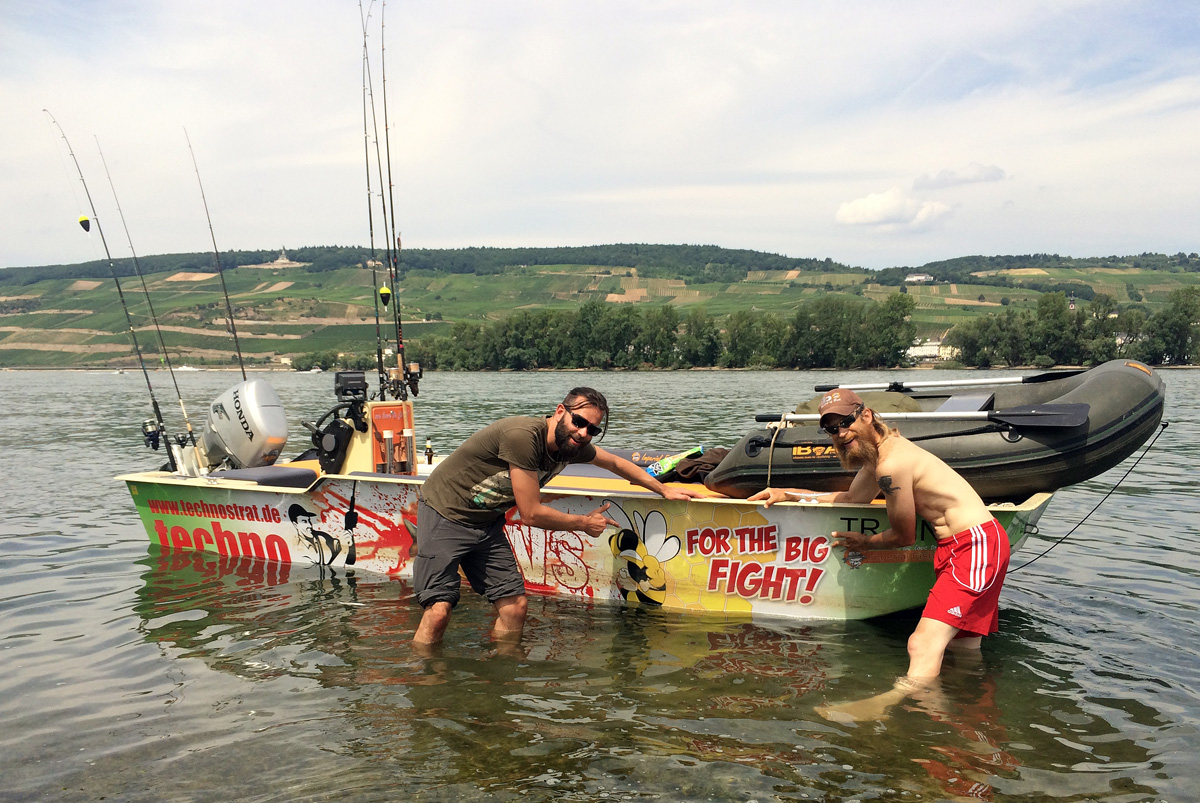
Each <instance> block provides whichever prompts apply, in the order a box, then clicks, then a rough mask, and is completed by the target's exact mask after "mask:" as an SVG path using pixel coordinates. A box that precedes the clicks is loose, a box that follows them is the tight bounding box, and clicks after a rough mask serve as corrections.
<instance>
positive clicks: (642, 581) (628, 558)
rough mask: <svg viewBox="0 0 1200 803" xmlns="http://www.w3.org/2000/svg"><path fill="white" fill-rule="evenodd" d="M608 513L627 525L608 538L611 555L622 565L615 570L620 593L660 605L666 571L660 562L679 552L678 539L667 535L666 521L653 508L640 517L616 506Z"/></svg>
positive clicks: (664, 587)
mask: <svg viewBox="0 0 1200 803" xmlns="http://www.w3.org/2000/svg"><path fill="white" fill-rule="evenodd" d="M608 512H609V515H611V516H612V517H613V519H615V520H616V521H618V522H622V523H624V524H625V525H627V526H624V527H621V528H620V529H619V530H617V531H616V532H614V533H613V534H612V535H611V536H609V539H608V545H609V548H611V549H612V553H613V556H614V557H617V558H622V559H624V561H625V565H624V566H623V567H622V568H621V569H620V570H619V571H618V572H617V585H618V587H619V588H620V589H621V596H623V597H624V598H625V599H626V600H628V601H630V602H632V601H634V600H637V601H638V602H642V603H644V604H646V605H662V604H663V601H664V600H665V599H666V597H667V573H666V570H665V569H663V564H664V563H666V562H667V561H669V560H671V559H672V558H674V557H675V556H676V555H678V554H679V548H680V544H679V539H678V538H676V537H675V536H673V535H672V536H668V535H667V520H666V518H665V517H664V516H663V514H662V513H660V512H658V511H657V510H654V511H651V512H650V514H649V515H648V516H646V517H645V518H644V519H643V518H642V514H640V513H638V512H636V511H635V512H634V514H633V520H632V521H630V519H629V515H628V514H627V513H626V512H625V511H624V510H622V509H621V507H620V506H619V505H617V506H614V507H613V508H611V509H610V510H609V511H608Z"/></svg>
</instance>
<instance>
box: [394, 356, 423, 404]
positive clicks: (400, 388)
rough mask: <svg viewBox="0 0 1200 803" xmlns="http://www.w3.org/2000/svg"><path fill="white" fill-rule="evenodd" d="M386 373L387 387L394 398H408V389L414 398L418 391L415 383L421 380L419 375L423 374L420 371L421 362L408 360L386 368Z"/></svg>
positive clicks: (401, 399)
mask: <svg viewBox="0 0 1200 803" xmlns="http://www.w3.org/2000/svg"><path fill="white" fill-rule="evenodd" d="M387 375H388V388H389V389H390V390H391V392H392V396H393V397H394V398H397V399H399V400H400V401H404V400H405V399H407V398H408V394H409V392H410V391H411V392H412V395H413V397H414V398H415V397H416V396H417V394H418V393H419V392H420V388H419V386H418V384H417V383H418V382H420V381H421V377H422V376H423V375H424V374H423V372H422V371H421V364H420V363H419V362H410V363H409V364H408V365H405V366H400V367H396V368H389V369H387ZM406 386H407V387H406Z"/></svg>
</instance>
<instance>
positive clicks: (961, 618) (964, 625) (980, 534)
mask: <svg viewBox="0 0 1200 803" xmlns="http://www.w3.org/2000/svg"><path fill="white" fill-rule="evenodd" d="M1008 555H1009V547H1008V534H1007V533H1005V532H1004V528H1003V527H1001V526H1000V522H998V521H996V520H995V519H992V520H991V521H988V522H986V523H984V524H977V525H975V526H974V527H972V528H970V529H969V530H964V531H963V532H961V533H959V534H958V535H954V536H951V537H950V538H947V539H945V540H942V541H939V542H938V545H937V552H935V553H934V556H933V570H934V573H935V575H936V578H937V579H936V580H934V583H933V590H932V591H930V592H929V601H928V602H926V603H925V610H924V612H923V613H922V614H921V615H922V616H924V617H926V618H929V619H937V620H938V621H939V622H945V623H946V624H948V625H951V626H953V627H957V628H958V629H959V631H960V633H959V636H960V637H962V636H988V635H991V634H992V633H995V632H996V631H997V630H999V629H1000V588H1001V586H1003V585H1004V577H1005V575H1006V574H1007V573H1008Z"/></svg>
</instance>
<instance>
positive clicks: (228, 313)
mask: <svg viewBox="0 0 1200 803" xmlns="http://www.w3.org/2000/svg"><path fill="white" fill-rule="evenodd" d="M183 138H184V139H186V140H187V146H188V153H190V154H191V155H192V167H194V168H195V170H196V183H197V184H199V185H200V200H201V201H203V202H204V217H206V218H207V219H208V234H209V236H210V237H212V246H213V264H214V265H216V267H217V276H219V277H220V278H221V293H222V294H223V295H224V296H225V318H226V320H227V321H229V333H230V334H231V335H233V347H234V349H235V350H236V351H237V358H238V367H239V368H241V369H242V381H243V382H244V381H245V380H246V364H245V363H244V362H242V345H241V343H239V342H238V335H237V326H235V325H234V323H233V306H232V305H231V304H230V303H229V289H228V288H226V287H225V274H224V272H222V270H221V254H220V252H219V251H217V235H216V234H214V233H213V225H212V216H211V215H209V214H208V199H207V198H205V197H204V182H203V181H201V180H200V165H198V164H196V152H195V151H194V150H192V138H191V137H189V136H188V132H187V129H186V128H185V129H183Z"/></svg>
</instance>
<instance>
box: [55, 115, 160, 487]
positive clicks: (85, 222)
mask: <svg viewBox="0 0 1200 803" xmlns="http://www.w3.org/2000/svg"><path fill="white" fill-rule="evenodd" d="M42 111H44V112H45V113H46V114H47V116H49V118H50V122H52V123H54V127H55V128H57V129H58V133H59V135H60V136H61V137H62V140H63V142H64V143H66V146H67V153H68V154H70V156H71V161H72V162H74V163H75V172H77V173H78V174H79V183H80V184H82V185H83V193H84V195H86V196H87V201H88V207H89V208H90V209H91V211H92V217H91V219H90V220H89V219H88V216H87V215H80V217H79V225H80V226H81V227H82V228H83V230H84V231H85V232H90V231H91V222H92V221H95V223H96V232H97V233H98V234H99V235H100V242H101V244H103V246H104V256H105V257H106V258H107V259H108V272H109V273H111V274H112V278H113V283H114V284H116V286H117V298H119V299H120V300H121V309H123V310H124V311H125V322H126V323H127V324H128V325H129V339H130V340H132V341H133V353H134V354H136V355H137V359H138V364H139V365H140V366H141V368H142V376H143V377H145V379H146V389H147V390H148V391H149V392H150V406H151V407H152V408H153V410H154V420H153V421H144V422H142V437H143V438H145V440H146V445H147V446H149V447H150V448H152V449H154V450H157V449H158V444H159V441H160V439H161V440H162V441H167V465H168V466H169V467H170V469H171V471H172V472H175V471H176V470H177V466H176V464H175V455H174V454H172V453H171V444H170V442H169V441H168V439H167V425H166V424H165V423H164V422H163V416H162V410H161V409H160V408H159V406H158V398H157V397H156V396H155V395H154V385H153V384H151V382H150V372H149V371H148V370H146V361H145V360H144V359H143V358H142V349H141V347H140V346H139V345H138V341H137V332H136V331H135V330H134V327H133V316H132V315H130V314H129V305H128V304H126V303H125V292H124V291H123V290H122V289H121V280H120V279H118V278H117V269H116V266H114V265H113V259H112V254H111V253H110V252H109V250H108V240H106V239H105V238H104V229H103V228H101V226H100V216H99V215H97V214H96V204H95V203H93V202H92V193H91V192H90V191H89V190H88V185H87V182H86V181H85V180H84V178H83V168H81V167H80V166H79V160H78V159H76V158H75V151H74V149H72V148H71V141H70V140H68V139H67V133H66V132H65V131H63V128H62V126H61V125H59V124H58V120H56V119H54V115H53V114H50V110H49V109H42Z"/></svg>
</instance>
